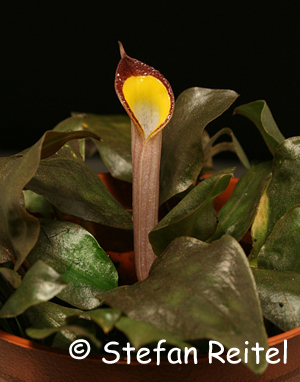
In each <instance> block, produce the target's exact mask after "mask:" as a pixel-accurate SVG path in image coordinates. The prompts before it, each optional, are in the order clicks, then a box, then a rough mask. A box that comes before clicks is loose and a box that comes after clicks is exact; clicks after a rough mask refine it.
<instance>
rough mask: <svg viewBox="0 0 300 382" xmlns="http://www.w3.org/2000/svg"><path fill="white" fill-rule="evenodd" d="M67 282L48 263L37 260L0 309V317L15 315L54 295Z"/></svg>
mask: <svg viewBox="0 0 300 382" xmlns="http://www.w3.org/2000/svg"><path fill="white" fill-rule="evenodd" d="M66 286H67V282H66V281H65V280H64V279H63V278H62V277H61V276H60V275H59V274H58V273H57V272H56V271H55V270H54V269H53V268H51V267H49V265H47V264H45V263H44V262H43V261H41V260H39V261H37V262H36V263H35V264H34V265H33V266H32V267H31V268H30V269H29V271H28V272H27V273H26V275H25V277H24V279H23V281H22V283H21V285H20V286H19V287H18V289H17V290H16V291H15V292H14V293H13V294H12V295H11V296H10V298H9V299H8V300H7V301H6V303H5V304H4V305H3V307H2V309H1V310H0V317H1V318H8V317H15V316H18V315H19V314H22V313H23V312H25V311H26V309H28V308H30V307H31V306H34V305H36V304H39V303H41V302H45V301H48V300H50V299H51V298H53V297H54V296H56V295H57V294H58V293H59V292H61V291H62V290H63V289H64V288H65V287H66Z"/></svg>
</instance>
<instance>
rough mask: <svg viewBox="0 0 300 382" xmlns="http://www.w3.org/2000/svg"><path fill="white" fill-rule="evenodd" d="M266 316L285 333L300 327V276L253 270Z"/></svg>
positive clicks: (266, 270) (289, 273)
mask: <svg viewBox="0 0 300 382" xmlns="http://www.w3.org/2000/svg"><path fill="white" fill-rule="evenodd" d="M253 274H254V277H255V280H256V285H257V289H258V293H259V297H260V300H261V307H262V311H263V314H264V316H265V317H266V318H267V319H268V320H269V321H271V322H272V323H273V324H275V325H276V326H278V327H279V328H280V329H282V330H283V331H287V330H291V329H294V328H296V327H298V326H300V275H299V274H298V273H295V272H279V271H274V270H269V269H258V268H256V269H253Z"/></svg>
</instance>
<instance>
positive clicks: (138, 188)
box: [115, 43, 174, 280]
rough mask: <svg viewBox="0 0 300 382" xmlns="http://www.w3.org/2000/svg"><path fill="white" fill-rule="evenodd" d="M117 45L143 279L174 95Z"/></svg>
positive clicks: (149, 261)
mask: <svg viewBox="0 0 300 382" xmlns="http://www.w3.org/2000/svg"><path fill="white" fill-rule="evenodd" d="M119 45H120V53H121V60H120V62H119V65H118V67H117V71H116V76H115V89H116V93H117V95H118V97H119V99H120V101H121V103H122V105H123V107H124V108H125V110H126V112H127V113H128V115H129V117H130V119H131V152H132V177H133V186H132V187H133V201H132V208H133V227H134V252H135V265H136V271H137V277H138V280H143V279H145V278H146V277H147V276H148V273H149V269H150V267H151V265H152V263H153V261H154V260H155V258H156V256H155V254H154V252H153V250H152V247H151V244H150V242H149V239H148V234H149V232H150V231H151V230H152V229H153V228H154V227H155V225H156V224H157V221H158V206H159V170H160V156H161V142H162V129H163V128H164V126H166V124H167V123H168V122H169V120H170V119H171V117H172V114H173V110H174V95H173V91H172V88H171V86H170V84H169V82H168V81H167V80H166V79H165V77H164V76H163V75H162V74H161V73H160V72H158V71H157V70H156V69H154V68H153V67H151V66H148V65H146V64H144V63H142V62H141V61H138V60H136V59H133V58H131V57H129V56H127V54H126V53H125V50H124V48H123V45H122V44H121V43H119Z"/></svg>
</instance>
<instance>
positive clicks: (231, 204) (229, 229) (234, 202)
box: [210, 162, 272, 241]
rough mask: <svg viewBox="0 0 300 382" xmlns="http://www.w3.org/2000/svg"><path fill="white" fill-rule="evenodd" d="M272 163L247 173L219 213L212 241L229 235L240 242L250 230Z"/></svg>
mask: <svg viewBox="0 0 300 382" xmlns="http://www.w3.org/2000/svg"><path fill="white" fill-rule="evenodd" d="M271 174H272V163H271V162H264V163H261V164H259V165H257V166H255V167H252V168H251V169H250V170H249V171H247V172H246V173H245V174H244V175H243V176H242V178H241V179H240V180H239V181H238V183H237V185H236V187H235V189H234V191H233V193H232V194H231V196H230V198H229V200H228V201H227V202H226V204H225V205H224V206H223V207H222V208H221V210H220V212H219V213H218V220H219V223H218V226H217V229H216V232H215V233H214V235H213V237H212V238H211V239H210V241H213V240H216V239H220V237H222V235H224V234H228V235H231V236H233V237H234V238H235V239H236V240H237V241H240V240H241V239H242V237H243V236H244V235H245V233H246V232H247V231H248V229H249V228H250V226H251V224H252V222H253V220H254V218H255V215H256V212H257V208H258V204H259V202H260V198H261V195H262V193H263V191H264V188H265V186H266V183H267V181H268V179H270V177H271Z"/></svg>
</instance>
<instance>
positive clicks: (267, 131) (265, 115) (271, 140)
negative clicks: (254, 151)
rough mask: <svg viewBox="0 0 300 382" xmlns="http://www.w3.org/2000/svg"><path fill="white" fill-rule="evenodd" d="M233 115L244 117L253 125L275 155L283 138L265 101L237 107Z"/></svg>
mask: <svg viewBox="0 0 300 382" xmlns="http://www.w3.org/2000/svg"><path fill="white" fill-rule="evenodd" d="M234 113H236V114H241V115H244V116H245V117H247V118H249V119H250V120H251V121H252V122H253V123H254V124H255V126H256V127H257V128H258V130H259V132H260V133H261V135H262V137H263V139H264V141H265V142H266V144H267V146H268V148H269V150H270V151H271V153H272V154H274V153H275V150H276V149H277V147H278V145H279V143H281V142H283V141H284V139H285V138H284V136H283V135H282V134H281V132H280V130H279V128H278V126H277V125H276V122H275V121H274V118H273V116H272V113H271V111H270V109H269V107H268V105H267V103H266V101H255V102H251V103H248V104H246V105H242V106H239V107H237V108H236V109H235V110H234Z"/></svg>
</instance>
